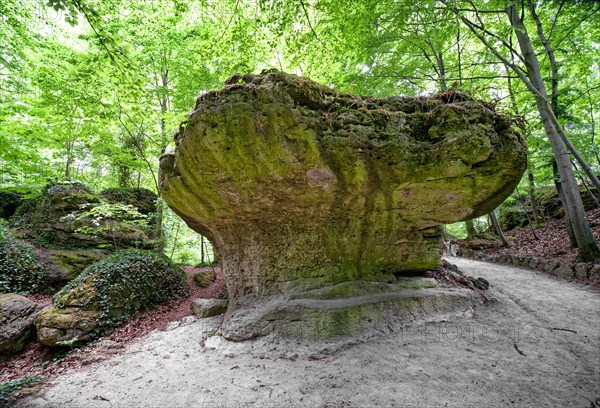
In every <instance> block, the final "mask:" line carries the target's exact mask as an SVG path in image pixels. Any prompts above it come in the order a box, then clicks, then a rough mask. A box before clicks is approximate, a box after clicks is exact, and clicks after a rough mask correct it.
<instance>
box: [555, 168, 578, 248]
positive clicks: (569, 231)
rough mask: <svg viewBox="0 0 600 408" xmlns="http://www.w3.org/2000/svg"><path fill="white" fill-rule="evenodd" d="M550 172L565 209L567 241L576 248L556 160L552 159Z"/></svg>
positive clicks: (575, 239)
mask: <svg viewBox="0 0 600 408" xmlns="http://www.w3.org/2000/svg"><path fill="white" fill-rule="evenodd" d="M552 173H553V175H554V187H556V192H557V193H558V198H559V199H560V203H561V205H562V206H563V208H564V210H565V226H566V227H567V234H568V235H569V242H570V244H571V247H573V248H577V238H576V237H575V231H574V230H573V222H572V221H571V215H570V213H569V212H567V208H566V207H565V203H566V201H567V199H566V198H565V192H564V190H563V188H562V183H561V181H560V174H558V166H557V165H556V160H552Z"/></svg>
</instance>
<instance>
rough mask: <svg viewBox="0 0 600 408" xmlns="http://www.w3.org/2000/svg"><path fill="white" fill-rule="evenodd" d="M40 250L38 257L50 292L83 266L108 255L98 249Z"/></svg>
mask: <svg viewBox="0 0 600 408" xmlns="http://www.w3.org/2000/svg"><path fill="white" fill-rule="evenodd" d="M40 252H41V253H40V258H41V259H42V262H43V263H44V264H45V266H46V279H45V283H46V287H47V288H48V290H49V291H50V292H51V293H56V291H58V290H60V289H61V288H62V287H63V286H65V285H66V284H67V283H69V282H70V281H71V280H73V279H75V278H76V277H77V276H79V274H80V273H81V272H83V271H84V270H85V268H87V267H88V266H90V265H91V264H93V263H95V262H98V261H100V260H101V259H103V258H104V257H106V256H107V255H108V253H107V252H105V251H102V250H99V249H80V250H69V249H47V250H44V251H40Z"/></svg>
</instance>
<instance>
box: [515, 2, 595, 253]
mask: <svg viewBox="0 0 600 408" xmlns="http://www.w3.org/2000/svg"><path fill="white" fill-rule="evenodd" d="M506 12H507V14H508V17H509V19H510V22H511V24H512V26H513V27H514V28H515V30H514V31H515V34H516V36H517V40H518V41H519V47H520V48H521V52H522V53H523V59H524V61H525V64H526V67H527V76H528V78H529V80H530V81H531V84H532V85H533V86H534V87H535V89H536V90H537V93H536V94H535V100H536V105H537V108H538V111H539V113H540V117H541V119H542V124H543V126H544V130H545V131H546V135H547V136H548V140H549V141H550V145H551V147H552V152H553V153H554V157H555V159H556V164H557V168H558V172H559V174H560V180H561V184H562V188H563V191H564V196H565V202H564V203H563V204H564V207H565V214H566V213H567V212H568V213H569V216H570V217H571V224H572V225H573V232H574V234H575V239H576V241H577V248H578V252H577V259H578V260H579V261H592V260H595V259H598V258H600V248H599V247H598V244H597V243H596V240H595V238H594V235H593V234H592V230H591V229H590V226H589V224H588V221H587V219H586V217H585V210H584V208H583V201H582V199H581V195H580V194H579V189H578V187H577V182H576V180H575V174H574V172H573V166H572V165H571V161H570V159H569V154H568V152H567V148H566V145H565V143H564V142H563V139H562V137H561V135H560V130H559V129H558V128H557V127H556V125H557V123H555V121H556V117H555V116H554V112H552V107H551V106H550V104H549V102H548V95H547V93H546V85H545V84H544V80H543V78H542V74H541V71H540V66H539V62H538V59H537V55H536V54H535V50H534V49H533V45H532V44H531V41H530V39H529V35H528V34H527V29H526V27H525V25H524V24H523V21H522V20H521V17H520V16H519V12H518V10H517V9H516V7H515V6H514V5H511V6H509V7H507V9H506ZM553 119H554V120H553Z"/></svg>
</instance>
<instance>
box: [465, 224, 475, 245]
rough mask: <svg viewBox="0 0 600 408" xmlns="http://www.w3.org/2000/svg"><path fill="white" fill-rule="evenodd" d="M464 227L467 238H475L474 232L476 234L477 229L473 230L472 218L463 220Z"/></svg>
mask: <svg viewBox="0 0 600 408" xmlns="http://www.w3.org/2000/svg"><path fill="white" fill-rule="evenodd" d="M465 228H466V229H467V239H469V240H472V239H475V234H477V231H475V224H474V223H473V220H467V221H465Z"/></svg>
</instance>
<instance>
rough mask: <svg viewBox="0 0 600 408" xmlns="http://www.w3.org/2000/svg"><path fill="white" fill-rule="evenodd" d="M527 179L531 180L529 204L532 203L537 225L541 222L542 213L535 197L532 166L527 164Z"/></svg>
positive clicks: (534, 219)
mask: <svg viewBox="0 0 600 408" xmlns="http://www.w3.org/2000/svg"><path fill="white" fill-rule="evenodd" d="M527 167H528V168H527V180H528V181H529V185H528V189H527V192H528V194H529V204H530V205H531V212H532V213H533V222H535V224H536V225H539V224H540V213H539V212H538V208H537V200H536V199H535V182H534V179H533V172H532V171H531V167H529V166H527Z"/></svg>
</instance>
